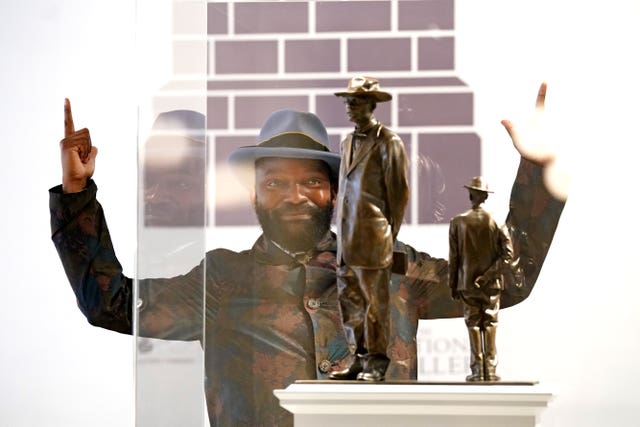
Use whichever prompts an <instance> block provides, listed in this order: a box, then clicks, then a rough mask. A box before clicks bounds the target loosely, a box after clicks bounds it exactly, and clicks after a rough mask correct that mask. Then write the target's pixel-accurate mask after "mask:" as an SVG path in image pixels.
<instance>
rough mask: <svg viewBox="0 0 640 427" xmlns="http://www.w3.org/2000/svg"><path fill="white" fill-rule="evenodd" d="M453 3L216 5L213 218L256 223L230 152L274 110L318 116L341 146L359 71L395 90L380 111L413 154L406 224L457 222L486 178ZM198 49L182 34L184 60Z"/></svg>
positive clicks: (209, 111)
mask: <svg viewBox="0 0 640 427" xmlns="http://www.w3.org/2000/svg"><path fill="white" fill-rule="evenodd" d="M180 5H181V3H180V2H177V3H176V4H175V5H174V7H176V8H178V9H179V8H180V7H181V6H180ZM454 6H455V5H454V0H422V1H411V0H401V1H398V0H393V1H317V2H296V1H286V2H283V1H273V2H271V1H261V2H243V1H210V2H208V3H207V4H206V33H207V35H206V44H207V46H206V57H207V63H206V94H207V96H206V116H207V122H206V127H207V136H208V143H209V152H210V158H211V159H212V161H213V163H212V166H211V167H210V171H209V173H210V174H211V173H215V180H214V181H212V182H215V189H214V191H213V193H214V195H215V196H214V198H215V208H214V209H213V211H212V214H211V217H210V220H211V222H212V225H215V226H232V225H252V224H257V222H256V220H255V215H254V214H253V211H252V208H251V206H250V204H249V203H248V195H247V192H246V190H245V189H243V188H242V187H241V186H240V185H239V184H238V183H237V182H236V181H235V180H234V179H233V178H232V177H231V175H230V174H229V171H228V170H227V168H226V159H227V157H228V155H229V153H230V152H231V151H232V150H233V149H234V148H236V147H238V146H242V145H252V144H255V142H256V136H257V134H258V130H259V128H260V126H261V124H262V122H263V121H264V119H265V118H266V117H267V115H268V114H269V113H270V112H271V111H273V110H275V109H280V108H291V109H297V110H306V111H312V112H315V113H316V114H318V116H319V117H320V118H321V119H322V120H323V122H324V123H325V124H326V126H327V128H328V131H329V135H330V138H331V147H330V148H331V149H332V150H333V151H339V142H340V140H341V139H342V138H343V137H344V136H345V135H346V134H347V133H348V132H350V131H351V130H352V126H353V125H352V124H351V123H350V122H349V121H348V119H347V117H346V115H345V109H344V105H343V103H342V99H340V98H338V97H335V96H334V95H333V93H334V92H337V91H341V90H344V89H345V88H346V85H347V82H348V80H349V79H350V78H351V77H352V76H354V75H370V76H373V77H376V78H378V79H379V81H380V85H381V88H382V89H383V90H385V91H388V92H390V93H391V94H392V95H393V100H392V101H391V102H388V103H382V104H379V105H378V108H377V110H376V116H377V117H378V119H380V120H381V121H382V122H383V123H385V124H386V125H388V126H389V127H391V128H392V129H393V130H395V131H396V132H397V133H398V134H399V135H400V136H401V137H402V139H403V141H404V142H405V146H406V149H407V153H408V155H409V158H410V162H411V165H410V173H411V176H410V183H411V202H410V207H409V209H408V210H407V215H406V218H405V221H406V222H407V224H412V225H418V224H437V223H448V220H449V219H450V218H451V217H452V216H453V215H455V214H457V213H459V212H462V211H464V210H466V209H467V208H468V201H467V200H466V198H465V194H464V192H463V191H461V187H462V186H463V184H465V183H466V182H467V181H468V180H469V178H470V177H471V176H474V175H479V174H480V155H481V149H480V139H479V137H478V135H477V134H476V133H475V131H474V129H473V92H472V90H471V89H470V88H469V87H468V86H467V85H466V84H465V83H464V82H463V81H462V80H461V79H460V78H459V77H458V76H457V75H456V71H455V63H454V51H455V26H454ZM190 46H193V43H191V44H190V42H189V40H188V37H184V36H182V37H176V40H175V41H174V51H175V52H174V56H175V57H181V55H180V53H179V52H181V51H189V49H192V47H190ZM180 67H183V68H184V67H187V68H188V66H186V65H185V63H184V62H182V63H177V64H176V68H180ZM183 72H186V73H187V74H188V69H186V71H185V70H183Z"/></svg>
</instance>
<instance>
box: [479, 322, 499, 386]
mask: <svg viewBox="0 0 640 427" xmlns="http://www.w3.org/2000/svg"><path fill="white" fill-rule="evenodd" d="M483 333H484V379H485V381H500V377H499V376H497V375H496V367H497V366H498V352H497V350H496V326H495V325H491V326H486V327H485V328H484V331H483Z"/></svg>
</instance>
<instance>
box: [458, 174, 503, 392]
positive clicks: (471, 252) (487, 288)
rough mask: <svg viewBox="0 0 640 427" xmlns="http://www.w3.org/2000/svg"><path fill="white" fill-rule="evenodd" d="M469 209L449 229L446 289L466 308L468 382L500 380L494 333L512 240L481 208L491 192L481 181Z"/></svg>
mask: <svg viewBox="0 0 640 427" xmlns="http://www.w3.org/2000/svg"><path fill="white" fill-rule="evenodd" d="M465 187H466V188H467V189H468V190H469V200H470V201H471V209H469V210H468V211H466V212H465V213H463V214H460V215H458V216H456V217H454V218H453V219H452V220H451V222H450V224H449V287H450V288H451V296H452V297H453V299H460V300H461V301H462V303H463V305H464V320H465V323H466V325H467V330H468V332H469V346H470V350H471V362H470V367H471V375H469V376H467V378H466V379H467V381H499V380H500V377H499V376H497V375H496V366H497V365H498V354H497V351H496V328H497V326H498V310H499V309H500V293H501V291H502V290H503V289H504V281H503V274H502V272H503V269H504V268H508V266H509V265H510V263H511V261H512V259H513V246H512V243H511V238H510V236H509V233H508V231H507V230H506V229H505V227H499V226H498V225H497V224H496V222H495V221H494V219H493V218H492V217H491V215H490V214H489V213H488V212H487V211H485V210H484V209H483V208H482V204H483V203H484V201H485V200H486V199H487V196H488V194H489V193H491V191H489V188H488V186H487V184H486V183H485V182H484V181H483V179H482V178H481V177H475V178H473V179H472V180H471V182H470V183H469V185H465Z"/></svg>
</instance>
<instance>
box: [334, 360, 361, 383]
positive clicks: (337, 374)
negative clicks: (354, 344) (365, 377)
mask: <svg viewBox="0 0 640 427" xmlns="http://www.w3.org/2000/svg"><path fill="white" fill-rule="evenodd" d="M363 359H364V356H363V355H362V354H356V356H355V358H354V360H353V363H351V366H349V367H348V368H346V369H343V370H341V371H333V372H331V373H330V374H329V378H330V379H332V380H341V381H352V380H356V379H357V378H358V374H359V373H361V372H362V369H363V367H364V360H363Z"/></svg>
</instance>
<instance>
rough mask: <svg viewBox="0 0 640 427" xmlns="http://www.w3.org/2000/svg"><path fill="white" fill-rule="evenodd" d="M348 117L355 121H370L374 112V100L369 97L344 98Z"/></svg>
mask: <svg viewBox="0 0 640 427" xmlns="http://www.w3.org/2000/svg"><path fill="white" fill-rule="evenodd" d="M344 103H345V106H346V109H347V117H349V120H350V121H352V122H353V123H365V122H368V121H369V119H370V118H371V114H372V113H373V108H372V102H371V101H370V100H369V99H367V98H362V97H358V96H347V97H346V98H345V100H344Z"/></svg>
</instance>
